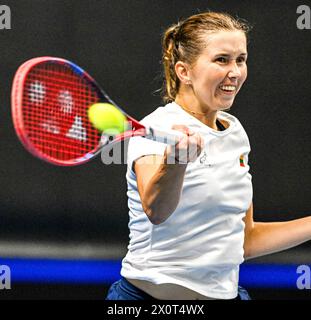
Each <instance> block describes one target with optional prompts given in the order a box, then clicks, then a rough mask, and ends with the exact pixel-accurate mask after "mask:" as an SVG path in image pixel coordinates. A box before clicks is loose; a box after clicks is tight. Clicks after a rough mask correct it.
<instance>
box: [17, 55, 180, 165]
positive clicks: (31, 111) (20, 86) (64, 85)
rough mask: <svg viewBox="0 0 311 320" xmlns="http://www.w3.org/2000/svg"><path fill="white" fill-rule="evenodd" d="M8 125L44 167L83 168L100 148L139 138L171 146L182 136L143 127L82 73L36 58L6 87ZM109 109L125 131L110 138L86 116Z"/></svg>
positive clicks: (61, 61) (70, 66) (49, 59)
mask: <svg viewBox="0 0 311 320" xmlns="http://www.w3.org/2000/svg"><path fill="white" fill-rule="evenodd" d="M11 102H12V118H13V124H14V127H15V130H16V133H17V136H18V137H19V139H20V141H21V142H22V144H23V145H24V147H25V148H26V149H27V150H28V151H29V152H31V153H32V154H33V155H34V156H36V157H38V158H40V159H42V160H45V161H47V162H49V163H52V164H55V165H61V166H73V165H78V164H82V163H85V162H87V161H89V160H90V159H92V158H93V157H94V156H95V155H97V154H98V153H99V152H101V151H102V150H104V149H105V148H109V149H110V147H111V146H112V145H113V144H115V143H119V142H120V141H122V140H125V139H128V138H131V137H135V136H141V137H145V138H147V139H151V140H154V141H158V142H162V143H166V144H171V145H175V144H176V143H177V142H178V141H179V139H180V137H181V136H182V133H180V132H178V131H174V130H165V131H162V130H161V129H159V128H152V127H147V126H145V125H143V124H141V123H140V122H139V121H137V120H135V119H134V118H132V117H131V116H130V115H128V114H127V113H126V112H125V111H123V110H122V109H121V108H120V107H119V106H118V105H117V104H116V103H115V102H114V101H113V100H112V99H111V98H110V97H109V96H108V94H107V93H106V92H105V91H104V90H103V89H102V88H100V86H99V85H98V84H97V83H96V81H95V80H94V79H93V78H92V77H91V76H90V75H89V74H88V73H87V72H86V71H84V70H83V69H81V68H80V67H79V66H77V65H76V64H74V63H73V62H70V61H67V60H65V59H61V58H55V57H38V58H34V59H31V60H28V61H26V62H25V63H23V64H22V65H21V66H20V67H19V69H18V70H17V72H16V74H15V77H14V80H13V87H12V96H11ZM101 102H103V103H110V104H112V105H114V106H115V107H116V108H118V109H119V110H120V111H121V112H122V114H123V115H124V116H125V118H126V122H127V127H126V130H125V131H124V132H122V133H120V134H116V135H115V136H113V137H111V135H109V136H108V135H107V134H106V133H105V132H100V131H99V130H97V129H96V128H94V127H93V125H92V123H91V122H90V120H89V117H88V114H87V111H88V109H89V107H90V106H91V105H93V104H94V103H101Z"/></svg>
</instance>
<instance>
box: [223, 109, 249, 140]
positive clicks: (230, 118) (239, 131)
mask: <svg viewBox="0 0 311 320" xmlns="http://www.w3.org/2000/svg"><path fill="white" fill-rule="evenodd" d="M218 116H219V118H220V119H223V120H224V121H226V122H229V123H230V126H231V133H232V134H234V135H235V136H239V137H241V138H243V139H244V140H246V143H247V144H248V145H249V139H248V135H247V133H246V131H245V129H244V127H243V125H242V123H241V122H240V120H239V119H238V118H237V117H235V116H234V115H232V114H230V113H228V112H224V111H219V113H218Z"/></svg>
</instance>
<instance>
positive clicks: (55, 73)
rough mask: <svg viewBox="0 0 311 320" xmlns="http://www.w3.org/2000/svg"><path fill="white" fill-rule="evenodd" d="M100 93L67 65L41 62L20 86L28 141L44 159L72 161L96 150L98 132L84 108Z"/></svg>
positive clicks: (86, 79) (96, 98)
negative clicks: (21, 87) (45, 157)
mask: <svg viewBox="0 0 311 320" xmlns="http://www.w3.org/2000/svg"><path fill="white" fill-rule="evenodd" d="M100 98H101V96H100V93H99V92H98V90H97V89H96V87H95V86H94V85H93V84H92V82H91V81H89V80H88V78H86V77H84V76H83V74H82V75H80V74H77V73H76V72H74V71H73V70H72V68H70V66H68V65H65V64H58V63H42V64H39V65H37V66H36V67H34V68H33V69H32V70H31V71H30V72H29V74H28V76H27V78H26V81H25V83H24V94H23V121H24V129H25V130H26V132H27V136H28V139H30V141H31V142H32V143H33V144H34V146H35V148H36V149H38V150H39V151H40V152H42V153H43V154H44V155H45V156H49V157H51V158H55V159H58V160H64V161H66V160H72V159H75V158H79V157H82V156H83V155H85V154H86V153H88V152H92V151H94V152H95V151H96V149H97V147H98V145H99V141H100V133H99V132H98V131H97V130H96V129H94V128H93V127H92V125H91V124H90V122H89V120H88V115H87V110H88V107H89V106H91V105H92V104H94V103H95V102H98V101H99V99H100Z"/></svg>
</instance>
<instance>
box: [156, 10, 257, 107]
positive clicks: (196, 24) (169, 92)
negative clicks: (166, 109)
mask: <svg viewBox="0 0 311 320" xmlns="http://www.w3.org/2000/svg"><path fill="white" fill-rule="evenodd" d="M250 29H251V27H250V25H249V24H248V22H246V21H245V20H242V19H235V18H233V17H232V16H231V15H229V14H227V13H218V12H205V13H199V14H196V15H193V16H191V17H189V18H187V19H185V20H183V21H180V22H178V23H177V24H174V25H172V26H170V27H169V28H168V29H167V30H166V31H165V32H164V34H163V39H162V50H163V56H162V63H163V68H164V84H163V88H162V93H163V100H164V102H165V103H167V102H171V101H174V100H175V98H176V95H177V93H178V90H179V86H180V81H179V79H178V77H177V75H176V73H175V64H176V62H177V61H183V62H186V63H188V64H190V65H191V64H193V63H194V62H195V61H196V59H197V58H198V56H199V55H200V53H201V52H202V50H203V49H204V47H205V46H206V41H204V39H203V35H205V34H206V32H210V33H213V32H217V31H221V30H224V31H237V30H239V31H242V32H244V34H245V36H246V38H247V34H248V32H249V31H250Z"/></svg>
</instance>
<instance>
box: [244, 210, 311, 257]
mask: <svg viewBox="0 0 311 320" xmlns="http://www.w3.org/2000/svg"><path fill="white" fill-rule="evenodd" d="M244 222H245V239H244V253H245V254H244V255H245V258H246V259H251V258H255V257H259V256H263V255H267V254H270V253H275V252H279V251H282V250H285V249H289V248H292V247H295V246H297V245H299V244H301V243H303V242H306V241H308V240H311V217H306V218H301V219H295V220H291V221H285V222H254V220H253V205H251V206H250V208H249V209H248V211H247V213H246V216H245V218H244Z"/></svg>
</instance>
